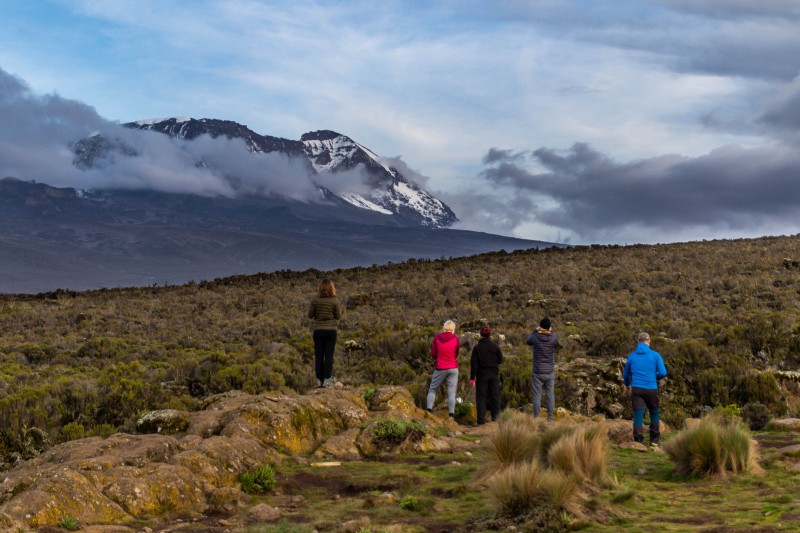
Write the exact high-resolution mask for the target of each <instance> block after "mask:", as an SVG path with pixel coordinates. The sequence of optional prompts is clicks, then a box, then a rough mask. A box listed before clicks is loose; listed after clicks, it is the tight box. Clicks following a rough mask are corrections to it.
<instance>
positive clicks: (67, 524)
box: [58, 516, 80, 531]
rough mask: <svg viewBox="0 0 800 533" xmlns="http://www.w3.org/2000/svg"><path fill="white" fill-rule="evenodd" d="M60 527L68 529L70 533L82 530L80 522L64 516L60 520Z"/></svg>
mask: <svg viewBox="0 0 800 533" xmlns="http://www.w3.org/2000/svg"><path fill="white" fill-rule="evenodd" d="M58 525H59V527H63V528H64V529H67V530H69V531H77V530H78V529H80V526H79V525H78V521H77V520H76V519H75V518H73V517H71V516H62V517H61V518H59V520H58Z"/></svg>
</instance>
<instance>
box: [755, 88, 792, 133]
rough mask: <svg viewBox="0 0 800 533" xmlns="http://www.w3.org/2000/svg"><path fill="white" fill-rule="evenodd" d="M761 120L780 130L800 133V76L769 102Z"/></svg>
mask: <svg viewBox="0 0 800 533" xmlns="http://www.w3.org/2000/svg"><path fill="white" fill-rule="evenodd" d="M761 122H762V123H764V124H767V125H769V126H772V127H775V128H777V129H778V130H780V132H790V133H794V134H798V133H800V76H798V77H797V78H795V79H794V81H793V82H792V83H791V84H789V85H788V86H786V87H785V88H784V90H783V91H781V93H780V94H779V95H778V96H777V97H775V98H774V99H773V100H772V101H771V102H769V103H768V104H767V106H766V109H765V111H764V114H763V115H762V116H761Z"/></svg>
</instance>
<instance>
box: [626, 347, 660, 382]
mask: <svg viewBox="0 0 800 533" xmlns="http://www.w3.org/2000/svg"><path fill="white" fill-rule="evenodd" d="M665 377H667V368H666V367H665V366H664V360H663V359H662V358H661V354H660V353H658V352H656V351H653V350H652V349H650V346H648V345H647V343H645V342H642V343H639V345H638V346H637V347H636V350H635V351H634V352H633V353H632V354H630V355H629V356H628V360H627V361H626V362H625V370H623V371H622V379H623V380H624V381H625V386H626V387H627V386H632V387H636V388H639V389H651V390H652V389H658V380H659V379H661V378H665Z"/></svg>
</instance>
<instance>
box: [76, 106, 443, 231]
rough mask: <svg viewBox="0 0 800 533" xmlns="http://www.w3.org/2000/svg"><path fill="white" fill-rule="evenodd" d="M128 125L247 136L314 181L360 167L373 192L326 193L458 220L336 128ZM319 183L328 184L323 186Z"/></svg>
mask: <svg viewBox="0 0 800 533" xmlns="http://www.w3.org/2000/svg"><path fill="white" fill-rule="evenodd" d="M125 126H126V127H129V128H134V129H141V130H151V131H157V132H160V133H163V134H165V135H169V136H170V137H176V138H180V139H184V140H187V141H190V140H192V139H195V138H197V137H199V136H201V135H209V136H211V137H227V138H229V139H242V140H244V142H245V143H246V144H247V147H248V149H249V150H250V152H252V153H269V152H279V153H283V154H285V155H287V156H289V157H294V158H299V159H303V160H305V161H307V162H308V163H310V165H309V169H308V171H309V173H311V174H312V178H311V179H312V181H313V180H314V175H317V174H320V173H330V174H337V173H339V172H346V171H355V170H357V169H360V172H362V175H363V177H364V180H365V185H367V186H368V187H369V189H370V190H369V192H364V190H363V187H360V188H359V189H361V190H358V191H355V190H342V189H343V188H344V185H342V184H339V185H340V186H339V187H334V188H335V189H337V190H336V191H330V190H328V191H325V190H323V197H328V198H330V197H335V198H338V199H339V200H341V201H344V202H345V203H347V204H349V205H351V206H355V207H357V208H359V209H366V210H369V211H373V212H377V213H381V214H382V215H384V216H391V217H395V218H394V222H400V223H403V224H409V223H410V224H412V225H420V226H428V227H437V228H441V227H447V226H451V225H453V223H454V222H456V221H457V220H458V219H457V218H456V215H455V213H453V211H452V210H451V209H450V208H449V207H448V206H447V205H445V203H444V202H442V201H441V200H439V199H438V198H436V197H435V196H433V195H432V194H431V193H429V192H427V191H425V190H424V189H422V188H421V187H419V186H418V185H416V184H414V183H411V182H410V181H409V180H408V179H406V178H405V177H404V176H402V175H401V174H400V173H399V172H397V170H395V169H394V168H392V167H390V166H389V165H388V164H387V163H386V162H384V161H383V160H382V158H380V157H379V156H377V155H376V154H375V153H374V152H372V151H371V150H369V149H368V148H366V147H365V146H362V145H361V144H359V143H357V142H356V141H354V140H353V139H351V138H350V137H348V136H346V135H343V134H341V133H338V132H335V131H332V130H317V131H312V132H308V133H304V134H303V135H302V136H301V137H300V140H299V141H295V140H289V139H282V138H279V137H271V136H268V135H261V134H259V133H256V132H254V131H253V130H251V129H250V128H248V127H247V126H244V125H242V124H239V123H237V122H233V121H230V120H218V119H209V118H202V119H193V118H189V117H180V118H168V119H155V120H140V121H138V122H130V123H128V124H125ZM95 144H97V142H95ZM84 151H85V152H90V155H91V158H90V159H91V160H92V161H96V160H98V157H97V156H96V155H95V154H94V153H93V152H92V151H91V150H84ZM318 186H319V185H318ZM319 188H320V189H321V190H322V189H326V187H323V186H319Z"/></svg>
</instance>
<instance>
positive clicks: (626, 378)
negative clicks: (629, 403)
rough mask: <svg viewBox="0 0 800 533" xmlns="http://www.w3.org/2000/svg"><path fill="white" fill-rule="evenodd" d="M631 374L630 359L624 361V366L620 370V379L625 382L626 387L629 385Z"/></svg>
mask: <svg viewBox="0 0 800 533" xmlns="http://www.w3.org/2000/svg"><path fill="white" fill-rule="evenodd" d="M632 378H633V376H632V375H631V362H630V359H628V360H627V361H625V368H624V369H623V370H622V381H623V382H624V383H625V386H626V387H630V385H631V380H632Z"/></svg>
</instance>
